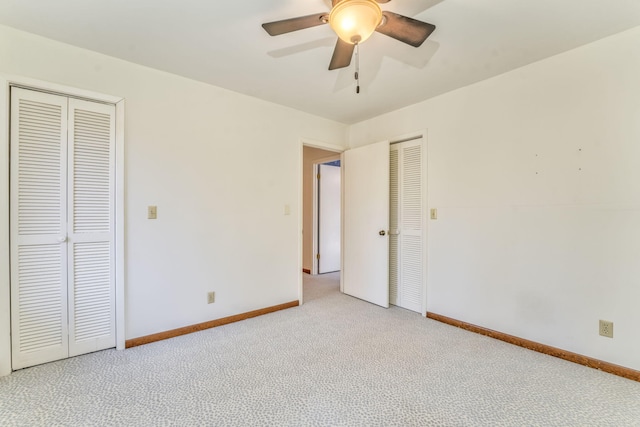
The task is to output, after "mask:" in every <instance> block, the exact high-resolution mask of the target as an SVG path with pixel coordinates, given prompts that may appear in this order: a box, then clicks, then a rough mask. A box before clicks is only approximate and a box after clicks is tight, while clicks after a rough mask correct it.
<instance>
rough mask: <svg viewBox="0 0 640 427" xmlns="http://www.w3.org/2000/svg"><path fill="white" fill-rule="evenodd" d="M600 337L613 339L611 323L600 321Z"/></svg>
mask: <svg viewBox="0 0 640 427" xmlns="http://www.w3.org/2000/svg"><path fill="white" fill-rule="evenodd" d="M600 335H602V336H603V337H607V338H613V322H609V321H608V320H600Z"/></svg>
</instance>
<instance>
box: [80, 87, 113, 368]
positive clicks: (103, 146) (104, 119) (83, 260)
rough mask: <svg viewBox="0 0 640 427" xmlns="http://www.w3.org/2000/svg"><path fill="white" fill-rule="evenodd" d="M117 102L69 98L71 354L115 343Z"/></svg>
mask: <svg viewBox="0 0 640 427" xmlns="http://www.w3.org/2000/svg"><path fill="white" fill-rule="evenodd" d="M114 167H115V107H114V106H113V105H106V104H98V103H94V102H87V101H81V100H77V99H70V100H69V204H68V210H69V246H68V249H69V254H68V255H69V256H68V259H69V277H68V280H69V355H70V356H75V355H78V354H83V353H87V352H91V351H96V350H102V349H105V348H110V347H114V346H115V343H116V337H115V263H114V244H115V241H114V184H115V183H114Z"/></svg>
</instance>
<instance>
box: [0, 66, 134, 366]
mask: <svg viewBox="0 0 640 427" xmlns="http://www.w3.org/2000/svg"><path fill="white" fill-rule="evenodd" d="M11 86H19V87H22V88H26V89H31V90H36V91H42V92H50V93H56V94H61V95H67V96H71V97H74V98H81V99H87V100H91V101H97V102H102V103H107V104H113V105H115V107H116V135H115V137H116V170H115V180H116V183H115V239H116V242H115V251H116V253H115V263H116V265H115V270H116V273H115V274H116V277H115V282H116V348H117V349H118V350H124V348H125V298H124V290H125V269H126V266H125V257H124V248H125V233H124V229H125V207H124V194H125V169H124V162H125V155H124V118H125V99H124V98H123V97H119V96H113V95H107V94H103V93H99V92H93V91H88V90H84V89H78V88H74V87H71V86H66V85H60V84H56V83H50V82H46V81H43V80H37V79H32V78H29V77H24V76H16V75H9V74H0V152H1V153H2V154H1V155H0V202H2V203H0V206H3V208H2V209H0V376H3V375H9V374H10V373H11V371H12V366H11V306H10V296H11V286H10V259H9V257H10V245H9V231H10V230H9V142H10V141H9V137H10V135H9V112H10V87H11Z"/></svg>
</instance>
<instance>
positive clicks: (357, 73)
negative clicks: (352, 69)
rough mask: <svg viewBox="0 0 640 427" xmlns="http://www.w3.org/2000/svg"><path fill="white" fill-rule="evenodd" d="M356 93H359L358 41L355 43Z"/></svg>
mask: <svg viewBox="0 0 640 427" xmlns="http://www.w3.org/2000/svg"><path fill="white" fill-rule="evenodd" d="M354 77H355V79H356V93H360V43H356V74H355V76H354Z"/></svg>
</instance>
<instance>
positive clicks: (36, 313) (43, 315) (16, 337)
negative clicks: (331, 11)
mask: <svg viewBox="0 0 640 427" xmlns="http://www.w3.org/2000/svg"><path fill="white" fill-rule="evenodd" d="M66 166H67V98H64V97H61V96H55V95H49V94H44V93H38V92H32V91H26V90H23V89H16V88H12V89H11V199H10V203H11V209H10V210H11V213H10V215H11V217H10V221H11V227H10V229H11V348H12V359H13V360H12V366H13V369H20V368H24V367H26V366H31V365H37V364H39V363H44V362H49V361H51V360H57V359H61V358H64V357H67V355H68V351H69V350H68V328H67V245H66V243H65V240H66V238H65V236H66V235H67V217H66V193H67V187H66V186H67V170H66Z"/></svg>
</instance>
